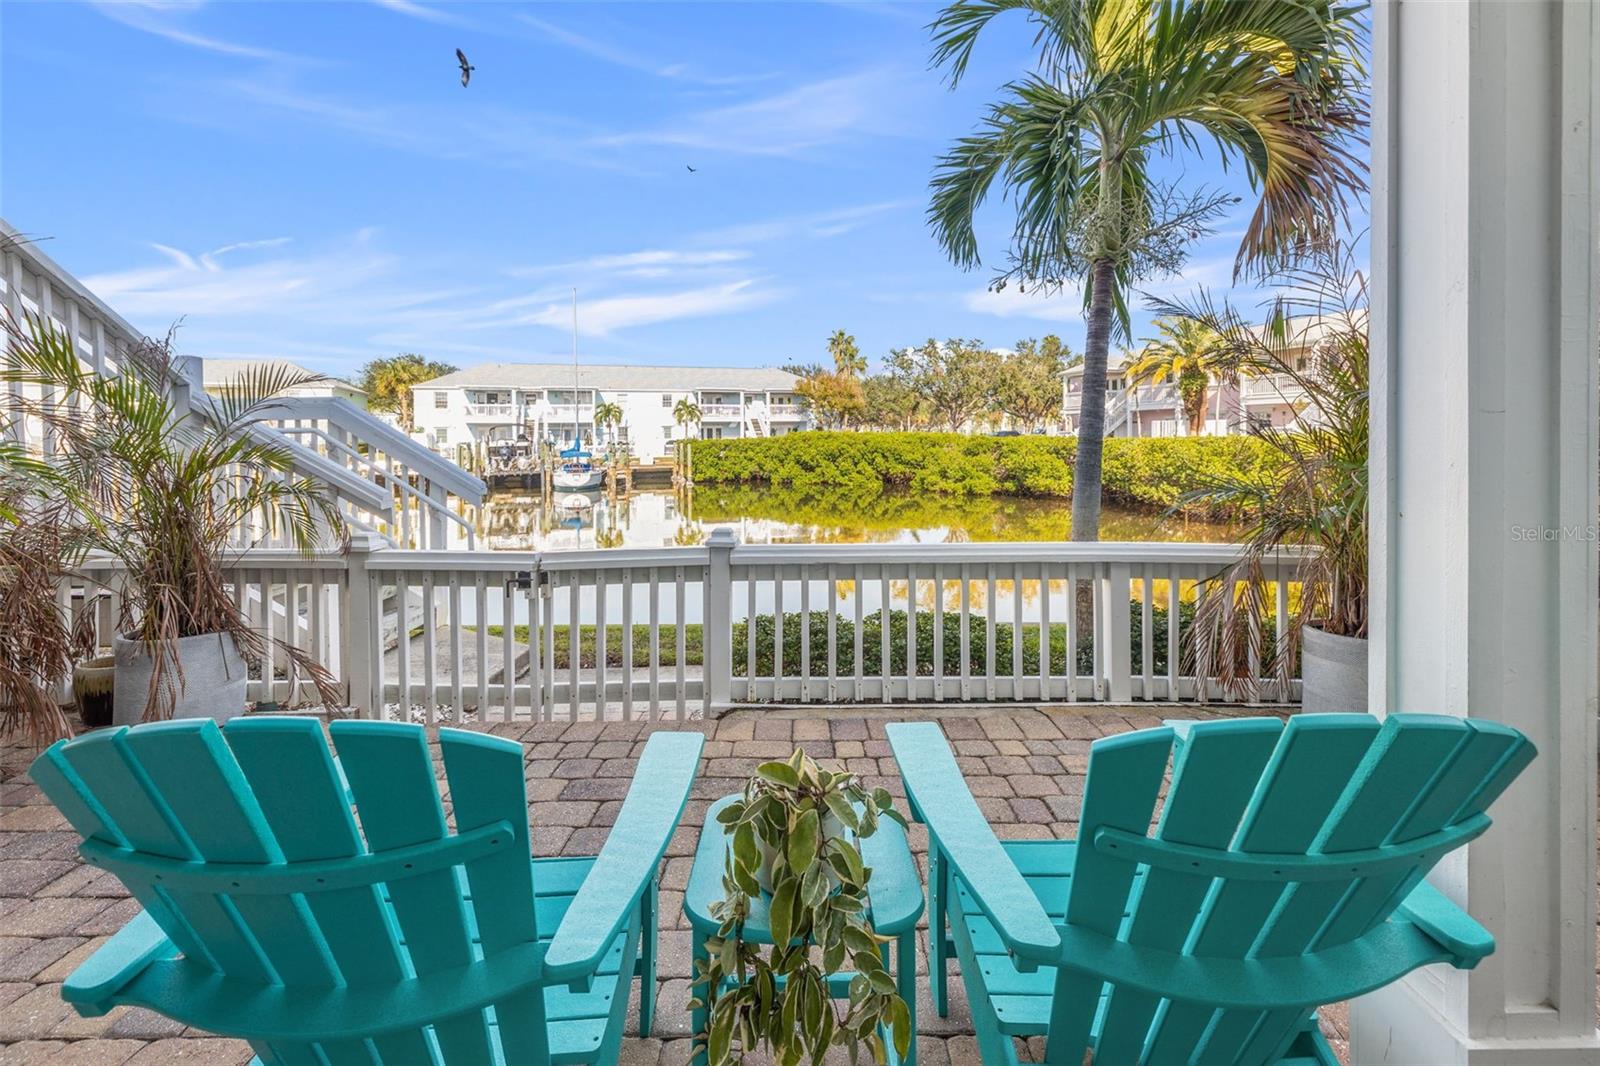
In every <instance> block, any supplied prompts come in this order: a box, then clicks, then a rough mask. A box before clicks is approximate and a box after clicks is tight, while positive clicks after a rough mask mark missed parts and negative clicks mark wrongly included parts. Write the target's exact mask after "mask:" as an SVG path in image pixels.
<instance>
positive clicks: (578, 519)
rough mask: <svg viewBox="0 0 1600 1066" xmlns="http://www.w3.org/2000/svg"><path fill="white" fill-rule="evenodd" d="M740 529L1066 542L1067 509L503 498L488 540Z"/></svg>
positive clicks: (578, 544)
mask: <svg viewBox="0 0 1600 1066" xmlns="http://www.w3.org/2000/svg"><path fill="white" fill-rule="evenodd" d="M721 526H726V527H728V528H731V529H732V530H733V531H734V533H735V534H736V535H737V536H738V538H739V540H740V542H741V543H744V544H947V543H970V542H978V541H1063V540H1067V539H1068V538H1069V536H1070V535H1071V532H1072V505H1071V502H1070V501H1068V500H1060V499H1037V498H1031V497H1020V496H967V497H962V496H930V495H927V494H915V495H914V494H912V493H910V492H905V491H878V492H872V493H870V494H864V493H849V492H839V493H828V494H816V493H796V492H793V491H790V490H785V489H780V488H770V487H769V488H753V487H744V486H737V487H722V486H707V487H700V488H695V489H692V490H686V491H682V492H674V491H673V490H671V489H662V490H656V491H643V492H635V493H632V494H630V495H627V496H621V497H618V498H615V499H613V498H611V497H610V496H608V495H606V494H604V493H582V494H577V493H573V494H562V495H558V496H557V497H556V499H555V500H554V501H553V503H552V504H551V505H549V506H541V504H540V500H539V496H538V495H537V494H536V493H535V494H519V493H495V494H493V495H491V496H490V497H489V499H488V500H487V501H486V502H485V504H484V507H483V510H482V513H481V517H480V520H479V529H478V532H479V536H480V538H481V543H482V545H483V546H484V547H485V548H490V549H494V550H497V551H547V552H549V551H571V550H592V549H595V548H659V547H664V546H665V547H671V546H674V545H695V544H702V543H704V542H705V539H706V537H707V536H709V535H710V532H711V531H712V530H713V529H716V528H718V527H721ZM1100 539H1102V540H1132V541H1196V542H1217V541H1227V540H1232V539H1235V537H1234V534H1233V532H1232V530H1230V528H1229V527H1228V526H1227V525H1225V524H1222V523H1216V522H1206V521H1200V520H1196V519H1184V518H1178V517H1172V516H1165V515H1162V514H1160V513H1151V512H1148V511H1132V510H1126V509H1119V508H1116V507H1107V508H1105V511H1104V515H1103V517H1102V519H1101V524H1100Z"/></svg>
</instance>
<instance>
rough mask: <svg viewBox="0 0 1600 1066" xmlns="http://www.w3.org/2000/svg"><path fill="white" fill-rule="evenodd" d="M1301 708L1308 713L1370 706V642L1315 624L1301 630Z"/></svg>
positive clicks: (1322, 712)
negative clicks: (1343, 635) (1326, 630)
mask: <svg viewBox="0 0 1600 1066" xmlns="http://www.w3.org/2000/svg"><path fill="white" fill-rule="evenodd" d="M1300 678H1301V681H1300V710H1301V712H1302V713H1305V714H1324V713H1328V712H1341V711H1356V712H1359V713H1363V714H1364V713H1366V710H1367V642H1366V641H1365V640H1363V639H1361V638H1360V637H1340V636H1335V635H1334V634H1332V633H1324V632H1323V631H1322V630H1320V629H1318V628H1316V627H1315V626H1306V627H1305V629H1304V630H1302V631H1301V643H1300Z"/></svg>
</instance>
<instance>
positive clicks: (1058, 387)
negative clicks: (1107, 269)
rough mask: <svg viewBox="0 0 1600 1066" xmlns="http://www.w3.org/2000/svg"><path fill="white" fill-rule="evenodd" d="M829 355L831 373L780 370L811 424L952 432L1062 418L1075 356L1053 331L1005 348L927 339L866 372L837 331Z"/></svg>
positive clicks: (851, 341) (1036, 425) (850, 341)
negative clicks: (792, 381)
mask: <svg viewBox="0 0 1600 1066" xmlns="http://www.w3.org/2000/svg"><path fill="white" fill-rule="evenodd" d="M828 354H829V356H830V357H831V358H832V361H833V366H832V367H831V368H830V367H828V366H827V365H826V364H822V363H812V364H798V365H790V366H787V367H785V368H784V369H785V370H788V371H789V372H790V373H792V374H795V375H796V376H798V377H799V379H800V380H799V382H798V383H797V384H796V385H795V391H796V392H797V393H799V395H800V397H801V399H802V400H803V401H804V402H805V404H806V406H807V408H808V409H809V410H810V411H811V416H812V419H813V420H814V421H815V422H816V424H817V425H818V426H820V427H822V428H825V429H895V430H912V429H945V430H950V431H951V432H956V433H959V432H963V431H966V430H968V429H971V428H974V427H983V428H987V427H994V426H999V425H1008V426H1009V427H1010V428H1013V429H1017V430H1025V431H1035V430H1039V429H1042V428H1043V427H1044V426H1046V425H1048V424H1049V423H1051V422H1053V421H1055V420H1056V419H1058V418H1059V417H1060V416H1061V398H1062V395H1061V394H1062V380H1063V378H1064V375H1065V374H1066V370H1067V367H1069V366H1071V365H1072V364H1074V363H1076V362H1078V361H1079V359H1080V358H1081V356H1078V355H1077V354H1075V353H1074V352H1072V350H1071V349H1070V348H1068V347H1067V345H1065V344H1064V343H1062V340H1061V338H1060V337H1058V336H1056V335H1055V334H1053V333H1052V334H1049V335H1047V336H1045V337H1043V338H1032V337H1030V338H1028V339H1026V340H1021V341H1018V342H1017V345H1016V347H1015V348H1013V349H1011V350H1010V351H1005V350H1000V349H994V348H990V347H988V346H987V345H985V344H984V343H983V342H982V341H978V340H968V339H963V338H960V337H952V338H950V339H948V340H944V341H940V340H936V339H934V338H932V337H930V338H928V340H926V341H925V342H923V343H922V344H920V345H916V346H915V347H906V348H896V349H893V350H891V351H890V352H889V355H888V358H886V359H885V360H884V364H883V369H882V370H881V371H880V372H879V373H876V374H868V373H867V372H866V371H867V360H866V358H865V357H864V356H863V355H862V354H861V349H860V347H859V346H858V345H857V344H856V339H855V337H853V336H852V335H850V334H849V333H846V332H845V331H844V330H842V329H841V330H835V331H834V333H833V335H832V336H831V337H829V338H828Z"/></svg>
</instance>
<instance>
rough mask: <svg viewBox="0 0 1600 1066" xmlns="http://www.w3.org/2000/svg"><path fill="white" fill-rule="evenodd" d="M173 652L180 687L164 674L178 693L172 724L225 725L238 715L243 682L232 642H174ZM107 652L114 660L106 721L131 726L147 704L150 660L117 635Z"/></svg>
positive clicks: (145, 650) (141, 647)
mask: <svg viewBox="0 0 1600 1066" xmlns="http://www.w3.org/2000/svg"><path fill="white" fill-rule="evenodd" d="M176 647H177V657H178V662H179V663H180V664H181V665H182V667H183V681H182V682H181V683H180V682H179V681H178V679H177V678H176V677H175V676H172V675H171V674H169V676H170V677H171V678H172V682H173V684H174V685H176V686H177V689H178V699H177V704H176V706H175V707H174V708H173V711H172V716H173V717H174V718H215V719H216V720H217V721H219V722H225V721H227V720H228V719H229V718H236V717H238V716H239V715H241V714H243V713H244V710H245V689H246V686H248V685H249V676H248V675H247V674H246V673H245V666H244V657H243V656H241V655H240V654H239V647H238V645H236V644H235V643H234V642H233V638H232V637H228V636H224V635H223V634H221V633H208V634H206V635H204V636H199V637H179V638H178V640H177V642H176ZM111 650H112V652H113V654H114V655H115V657H116V660H117V679H116V687H115V695H114V697H113V698H114V704H115V705H114V708H113V711H112V721H113V723H114V724H116V725H137V724H138V723H139V722H140V721H142V720H143V719H144V712H145V707H146V706H147V705H148V704H149V698H150V675H151V674H152V673H153V672H154V671H155V657H154V656H153V655H151V654H150V651H149V646H148V645H147V644H146V643H145V642H144V641H142V640H126V639H124V638H123V637H122V636H120V635H118V636H114V637H112V638H111Z"/></svg>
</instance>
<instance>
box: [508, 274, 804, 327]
mask: <svg viewBox="0 0 1600 1066" xmlns="http://www.w3.org/2000/svg"><path fill="white" fill-rule="evenodd" d="M777 296H778V294H777V293H776V292H774V291H771V290H768V289H763V288H762V287H760V286H759V285H758V283H757V282H756V281H755V280H754V279H752V278H743V279H740V280H738V281H730V282H727V283H725V284H722V285H711V286H707V287H705V288H699V289H686V290H682V291H678V292H652V293H636V294H623V295H615V296H605V297H601V298H600V299H597V300H584V301H582V302H581V303H580V304H579V306H578V332H579V333H582V334H585V335H588V336H594V337H604V336H607V335H609V334H611V333H614V332H616V331H617V330H621V329H628V328H629V327H633V326H648V325H655V324H657V323H660V322H672V321H675V320H677V319H684V318H707V317H710V316H713V315H725V314H731V313H733V312H735V311H744V310H748V309H750V308H752V307H759V306H760V305H762V304H765V303H769V302H771V301H772V300H774V299H776V298H777ZM517 321H518V322H521V323H526V324H528V325H538V326H550V327H552V328H556V329H567V328H569V327H570V325H571V322H572V307H571V305H570V304H568V303H563V302H551V303H548V304H546V305H545V306H544V307H542V308H539V309H537V310H534V311H530V312H529V313H527V314H525V315H521V316H519V317H518V319H517Z"/></svg>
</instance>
